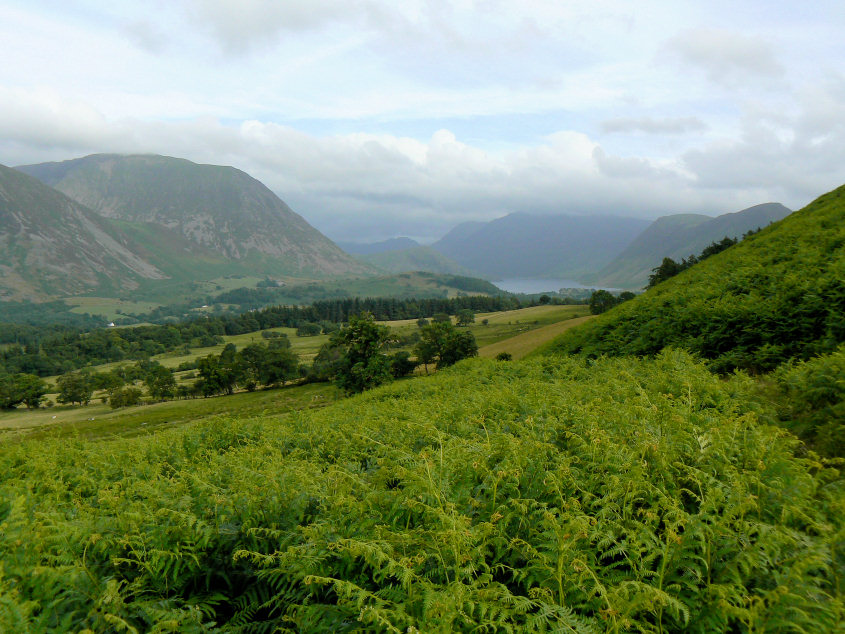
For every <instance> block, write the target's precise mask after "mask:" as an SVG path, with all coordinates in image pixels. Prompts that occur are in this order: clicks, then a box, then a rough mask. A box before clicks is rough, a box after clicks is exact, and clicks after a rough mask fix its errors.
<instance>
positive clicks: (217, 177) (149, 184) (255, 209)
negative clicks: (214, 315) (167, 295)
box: [17, 154, 369, 279]
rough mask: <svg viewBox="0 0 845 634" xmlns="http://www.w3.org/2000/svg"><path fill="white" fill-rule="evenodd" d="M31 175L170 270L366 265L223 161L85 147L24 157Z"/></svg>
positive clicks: (321, 271)
mask: <svg viewBox="0 0 845 634" xmlns="http://www.w3.org/2000/svg"><path fill="white" fill-rule="evenodd" d="M17 169H19V170H21V171H23V172H25V173H27V174H30V175H32V176H35V177H36V178H38V179H40V180H42V181H43V182H45V183H46V184H48V185H50V186H52V187H54V188H56V189H57V190H59V191H61V192H63V193H64V194H66V195H68V196H69V197H71V198H73V199H74V200H76V201H78V202H80V203H82V204H84V205H86V206H88V207H90V208H91V209H93V210H94V211H96V212H97V213H99V214H100V215H102V216H104V217H106V218H109V219H111V220H114V221H119V222H120V223H121V225H120V226H121V227H122V228H123V229H124V230H125V231H126V232H127V233H131V234H132V235H133V236H137V239H138V241H139V242H141V243H142V244H143V245H144V246H145V248H146V249H147V251H148V252H149V254H150V257H151V258H152V260H153V261H154V263H155V264H156V265H157V266H158V267H159V268H161V269H162V270H164V271H166V272H168V273H169V274H171V275H173V276H180V277H185V271H186V270H188V271H190V275H188V277H193V278H194V279H196V278H199V279H210V278H213V277H216V276H218V275H220V274H221V271H223V270H225V269H226V266H227V265H228V272H233V271H236V272H249V273H251V274H253V275H259V276H262V275H301V276H307V277H325V276H335V275H339V274H344V275H355V274H367V273H369V269H368V267H366V266H365V265H363V264H361V263H360V262H357V261H356V260H355V259H353V258H352V257H350V256H349V255H348V254H346V253H344V252H343V251H341V249H340V248H338V247H337V245H335V244H334V243H333V242H331V241H330V240H329V239H328V238H326V237H325V236H323V235H322V234H321V233H320V232H318V231H317V230H316V229H314V228H313V227H311V225H309V224H308V223H307V222H306V221H305V220H304V219H303V218H302V217H301V216H300V215H298V214H296V213H294V212H293V211H292V210H291V209H290V207H288V206H287V205H286V204H285V203H284V202H283V201H282V200H280V199H279V198H278V196H276V195H275V194H274V193H273V192H271V191H270V190H269V189H268V188H267V187H265V186H264V185H263V184H262V183H260V182H259V181H257V180H256V179H254V178H252V177H251V176H249V175H248V174H245V173H244V172H242V171H240V170H237V169H235V168H232V167H223V166H218V165H198V164H195V163H192V162H190V161H187V160H184V159H178V158H171V157H165V156H154V155H129V156H124V155H114V154H95V155H91V156H87V157H84V158H80V159H74V160H70V161H64V162H61V163H41V164H37V165H25V166H21V167H18V168H17Z"/></svg>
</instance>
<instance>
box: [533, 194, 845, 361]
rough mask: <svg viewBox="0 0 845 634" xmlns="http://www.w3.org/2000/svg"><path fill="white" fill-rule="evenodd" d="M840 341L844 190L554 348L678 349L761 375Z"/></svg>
mask: <svg viewBox="0 0 845 634" xmlns="http://www.w3.org/2000/svg"><path fill="white" fill-rule="evenodd" d="M842 342H845V186H843V187H840V188H838V189H836V190H834V191H832V192H830V193H828V194H825V195H824V196H821V197H820V198H818V199H817V200H815V201H814V202H813V203H811V204H810V205H808V206H807V207H805V208H804V209H802V210H800V211H797V212H795V213H793V214H791V215H789V216H788V217H786V218H785V219H783V220H781V221H779V222H777V223H775V224H773V225H771V226H769V227H767V228H765V229H763V230H762V231H761V232H760V233H757V234H755V235H752V236H750V237H748V238H746V239H745V240H743V241H742V242H740V243H739V244H737V245H734V246H733V247H731V248H729V249H727V250H726V251H723V252H722V253H719V254H717V255H714V256H712V257H710V258H708V259H706V260H704V261H702V262H700V263H698V264H696V265H695V266H693V267H691V268H690V269H688V270H686V271H685V272H683V273H681V274H679V275H677V276H676V277H673V278H671V279H669V280H667V281H665V282H663V283H661V284H659V285H657V286H656V287H654V288H652V289H651V290H649V291H648V292H646V293H645V294H643V295H640V296H639V297H637V298H636V299H633V300H631V301H630V302H625V303H623V304H621V305H620V306H618V307H616V308H614V309H612V310H610V311H608V312H607V313H605V314H603V315H601V316H600V317H599V318H598V319H595V320H593V321H591V322H590V323H588V324H585V325H584V326H582V327H580V328H576V329H574V330H572V331H569V332H567V333H566V334H564V335H563V336H561V337H560V338H559V339H558V340H556V341H555V342H554V343H553V344H552V345H551V346H550V347H549V351H551V352H565V353H583V354H589V355H599V354H609V355H625V354H635V355H651V354H655V353H657V352H658V351H660V350H661V349H663V348H664V347H665V346H675V347H683V348H686V349H688V350H690V351H691V352H693V353H695V354H697V355H700V356H701V357H702V358H704V359H708V360H709V361H710V365H711V367H712V368H713V369H715V370H717V371H721V372H728V371H731V370H733V369H734V368H744V369H748V370H752V371H755V372H756V371H767V370H771V369H773V368H775V367H776V366H777V365H779V364H780V363H782V362H783V361H785V360H789V359H807V358H809V357H811V356H813V355H815V354H819V353H825V352H832V351H834V350H835V349H836V347H837V345H839V344H840V343H842Z"/></svg>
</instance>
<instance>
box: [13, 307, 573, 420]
mask: <svg viewBox="0 0 845 634" xmlns="http://www.w3.org/2000/svg"><path fill="white" fill-rule="evenodd" d="M585 313H587V309H586V307H584V306H534V307H531V308H522V309H519V310H512V311H500V312H495V313H479V314H478V315H477V316H476V323H475V324H472V325H471V326H468V327H467V328H468V329H469V330H470V331H471V332H472V333H473V334H474V335H475V337H476V340H477V342H478V344H479V355H480V356H495V354H497V353H498V352H500V351H503V350H504V351H508V352H511V354H513V355H514V357H515V358H521V357H523V356H524V355H525V354H527V353H528V352H529V351H531V350H532V349H534V348H536V347H537V346H539V345H541V344H543V343H545V342H546V341H548V340H549V338H550V337H552V336H554V335H556V334H558V333H559V332H561V331H562V330H563V329H566V328H569V327H571V326H573V325H576V324H578V323H581V322H582V321H583V320H584V319H585V317H581V316H582V315H584V314H585ZM484 319H486V320H487V321H488V323H487V324H486V325H485V324H483V323H481V322H482V320H484ZM381 323H384V324H385V325H387V326H389V327H391V328H393V329H395V330H396V331H397V333H400V334H408V333H412V332H416V331H418V330H419V326H417V322H416V320H411V319H408V320H401V321H387V322H381ZM550 328H551V330H550ZM268 330H269V331H273V332H280V333H284V334H286V335H287V336H288V338H289V340H290V342H291V349H292V350H293V351H294V352H295V353H296V354H297V355H298V356H299V359H300V361H302V362H304V363H308V362H310V361H311V360H312V359H313V358H314V356H315V355H316V354H317V351H318V350H319V349H320V346H322V345H323V344H324V343H326V342H328V340H329V336H328V335H317V336H313V337H297V336H296V329H295V328H270V329H268ZM534 333H536V334H534ZM223 339H224V343H222V344H219V345H216V346H208V347H205V348H194V349H192V350H191V351H190V352H189V353H187V354H180V353H165V354H161V355H156V356H154V357H152V359H153V360H155V361H158V362H159V363H160V364H161V365H163V366H165V367H167V368H176V367H178V366H179V365H180V364H182V363H186V362H191V361H195V360H196V359H198V358H201V357H205V356H208V355H209V354H220V352H222V350H223V348H224V346H226V345H227V344H234V345H235V346H236V347H237V348H238V349H241V348H243V347H245V346H248V345H250V344H254V343H258V344H262V343H265V342H266V341H267V340H266V339H264V338H263V337H262V336H261V332H251V333H245V334H241V335H231V336H225V337H223ZM509 342H512V343H509ZM406 349H409V348H408V347H406ZM491 351H495V352H491ZM130 364H131V363H130V362H127V361H119V362H114V363H108V364H103V365H99V366H94V367H92V368H91V369H92V370H95V371H98V372H108V371H110V370H113V369H115V368H117V367H119V366H122V365H130ZM429 370H431V368H429ZM423 373H425V371H424V369H423V368H418V371H417V373H416V374H417V375H419V374H423ZM195 374H196V373H195V372H194V371H191V370H186V371H181V372H175V373H174V376H175V378H176V381H177V383H179V384H184V383H190V382H193V381H194V380H195V379H194V376H195ZM56 379H57V377H47V379H46V380H47V382H48V383H49V384H50V385H55V382H56ZM137 387H140V388H143V385H142V384H140V383H139V384H138V386H137ZM324 387H325V388H326V389H327V390H329V393H331V394H333V395H334V394H336V393H335V392H334V391H333V390H334V388H328V387H327V386H324ZM298 389H302V390H303V392H302V394H304V397H303V398H304V400H302V399H300V398H299V396H298V394H299V392H297V391H296V390H298ZM314 389H316V388H314V386H305V387H303V388H296V389H294V388H292V387H288V388H285V390H284V394H285V398H291V399H293V404H291V405H290V406H289V408H291V409H296V408H297V407H308V406H310V401H308V398H307V397H308V395H309V394H311V392H312V391H313V390H314ZM275 392H276V390H268V391H259V392H256V393H252V394H248V393H246V392H241V393H238V394H235V395H233V396H221V397H215V398H211V399H190V400H186V401H170V402H168V403H156V404H145V405H140V406H136V407H128V408H122V409H118V410H112V409H111V408H110V407H109V406H108V405H107V404H105V403H102V402H101V401H102V400H103V399H104V398H106V397H107V394H106V393H105V392H96V393H95V394H94V398H93V400H92V403H90V404H89V405H86V406H79V405H76V406H69V405H66V406H60V405H57V406H55V407H50V408H46V407H42V408H40V409H37V410H27V409H25V408H23V407H19V408H18V409H15V410H12V411H0V433H6V434H9V433H11V432H21V431H27V432H30V431H32V430H33V429H47V428H50V429H59V428H66V430H65V431H62V432H61V433H63V434H64V433H77V432H81V431H82V430H84V433H86V434H95V435H96V434H97V433H109V434H122V433H137V431H139V430H141V431H146V430H149V429H152V428H153V427H157V426H161V425H163V424H164V422H163V421H166V422H167V423H168V424H174V423H177V422H186V421H189V420H191V419H192V418H196V419H202V418H205V417H207V416H212V415H215V414H225V413H228V412H238V413H240V414H241V415H246V414H247V413H252V414H258V413H260V411H259V410H260V407H262V406H264V405H265V404H266V405H267V406H268V407H271V406H272V402H273V399H274V398H275V397H274V396H272V395H273V394H275ZM324 396H325V395H324ZM56 397H57V394H56V393H49V394H47V395H46V399H47V400H49V401H50V402H53V403H55V402H56ZM334 397H335V396H332V398H334ZM241 408H245V409H244V410H242V409H241ZM91 419H93V420H91ZM142 428H143V429H142Z"/></svg>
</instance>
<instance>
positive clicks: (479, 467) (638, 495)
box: [0, 352, 845, 633]
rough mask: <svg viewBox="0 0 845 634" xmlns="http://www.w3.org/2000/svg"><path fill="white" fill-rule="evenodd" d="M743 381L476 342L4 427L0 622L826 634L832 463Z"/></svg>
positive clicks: (835, 571)
mask: <svg viewBox="0 0 845 634" xmlns="http://www.w3.org/2000/svg"><path fill="white" fill-rule="evenodd" d="M755 393H756V391H755V389H754V386H753V382H752V381H750V380H749V379H747V378H745V377H743V376H741V375H738V376H735V377H731V378H729V379H728V380H720V379H718V378H716V377H714V376H713V375H712V374H710V373H709V372H708V371H707V370H706V368H705V367H704V366H703V365H701V364H698V363H696V362H695V361H694V360H693V359H692V358H691V357H690V356H689V355H687V354H685V353H681V352H666V353H663V354H662V355H660V356H659V357H658V358H657V359H655V360H651V361H648V360H645V361H644V360H635V359H605V360H599V361H596V362H591V361H589V360H586V359H578V358H569V359H566V358H543V359H537V360H534V361H532V362H522V363H518V364H512V363H495V362H493V361H481V360H476V361H471V362H465V363H463V364H461V365H459V366H458V367H456V368H455V370H454V371H447V372H445V373H438V375H437V376H435V377H431V378H427V379H421V380H415V381H410V382H401V383H397V384H394V385H391V386H386V387H383V388H380V389H378V390H374V391H372V392H370V393H368V394H367V395H363V396H360V397H357V398H354V399H349V400H346V401H344V402H342V403H339V404H337V405H335V406H333V407H329V408H326V409H323V410H321V411H315V412H301V413H297V414H292V415H281V416H279V415H275V416H274V415H264V416H261V417H260V418H257V419H248V420H245V419H237V418H223V419H218V420H212V421H209V422H203V423H199V424H195V425H191V426H187V427H183V428H179V429H170V430H166V431H159V432H158V433H156V434H154V435H145V436H140V437H135V438H128V439H118V440H101V441H95V442H91V441H87V442H83V441H81V440H73V439H70V440H68V439H61V440H59V439H56V440H51V439H49V438H41V439H39V440H38V441H37V442H35V441H31V440H23V441H22V442H20V443H17V444H11V445H7V446H5V447H4V448H3V450H2V451H1V452H0V499H2V500H4V502H3V503H2V506H0V523H2V530H0V557H2V561H3V571H2V577H0V597H2V604H3V609H2V610H0V629H2V630H3V631H16V632H24V631H45V630H50V631H81V630H84V629H89V630H92V631H114V630H123V631H132V630H133V629H134V630H136V631H187V632H189V631H195V632H201V631H221V632H222V631H237V630H242V631H272V630H278V631H300V632H309V631H310V632H314V631H337V632H343V631H362V630H369V631H395V632H400V631H401V632H405V631H423V632H446V631H473V630H474V631H482V630H487V631H523V632H531V631H538V632H539V631H553V630H559V631H572V632H596V631H611V632H622V631H638V632H668V631H681V630H683V631H689V632H702V633H704V632H716V631H736V632H752V631H754V632H763V631H772V632H774V631H778V632H790V631H794V632H802V631H803V632H828V631H833V630H834V629H835V628H836V627H837V624H839V623H841V619H842V618H843V616H845V615H843V603H842V594H841V588H842V573H843V564H845V551H843V549H842V544H843V540H842V535H843V518H845V504H844V503H843V487H842V481H841V479H840V476H839V474H838V472H837V471H836V470H834V469H831V468H829V467H826V466H825V465H824V464H822V463H820V462H819V461H818V460H816V459H814V458H812V457H809V458H806V457H805V458H802V457H798V456H796V454H795V449H796V441H795V440H793V439H792V438H791V437H790V436H788V435H787V434H785V433H784V432H783V431H782V430H780V429H778V428H775V427H770V426H767V425H765V424H761V422H760V420H759V418H758V416H759V414H760V413H765V405H764V402H757V401H756V400H755V398H756V397H755V396H754V394H755Z"/></svg>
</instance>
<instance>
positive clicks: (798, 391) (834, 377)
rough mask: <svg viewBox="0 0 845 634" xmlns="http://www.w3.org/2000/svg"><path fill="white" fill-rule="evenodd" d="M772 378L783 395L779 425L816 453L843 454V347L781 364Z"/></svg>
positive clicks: (844, 348)
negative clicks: (809, 358)
mask: <svg viewBox="0 0 845 634" xmlns="http://www.w3.org/2000/svg"><path fill="white" fill-rule="evenodd" d="M775 379H776V381H777V385H778V387H779V388H780V390H781V391H782V393H783V395H784V397H785V398H784V399H783V403H784V405H783V406H782V409H781V413H780V419H781V424H783V425H784V426H786V427H788V428H789V429H790V430H791V431H792V432H794V433H795V434H796V435H797V436H799V437H800V438H803V439H804V440H806V441H807V442H808V443H809V444H810V445H811V446H812V447H813V448H814V449H815V450H816V451H818V452H819V453H822V454H824V455H828V456H845V346H840V347H839V350H837V351H836V352H834V353H832V354H829V355H822V356H820V357H816V358H815V359H811V360H809V361H803V362H799V363H789V364H785V365H784V366H783V367H781V368H779V369H778V371H777V372H776V373H775Z"/></svg>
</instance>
